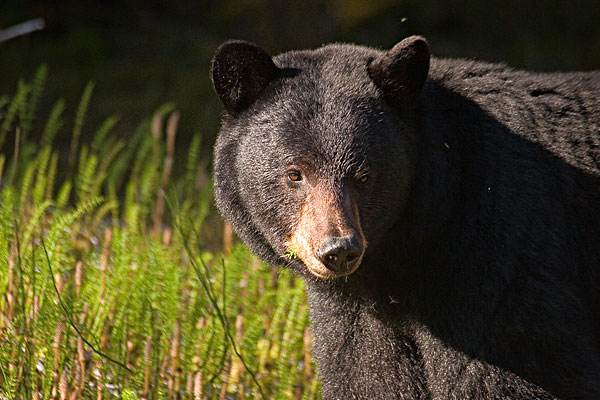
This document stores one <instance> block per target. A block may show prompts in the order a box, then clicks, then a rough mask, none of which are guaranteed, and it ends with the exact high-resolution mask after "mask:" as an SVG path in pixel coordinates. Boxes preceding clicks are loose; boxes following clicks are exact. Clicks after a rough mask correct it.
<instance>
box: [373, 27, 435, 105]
mask: <svg viewBox="0 0 600 400" xmlns="http://www.w3.org/2000/svg"><path fill="white" fill-rule="evenodd" d="M429 60H430V53H429V45H428V44H427V41H426V40H425V38H423V37H421V36H410V37H407V38H406V39H404V40H402V41H401V42H400V43H397V44H396V45H395V46H394V47H392V49H391V50H389V51H388V52H387V53H385V54H383V55H382V56H380V57H378V58H376V59H374V60H373V61H372V62H371V63H370V64H369V66H368V71H369V76H370V77H371V79H372V80H373V82H374V83H375V85H377V87H379V88H380V89H381V90H382V91H383V93H384V94H385V97H386V100H387V101H388V102H390V103H392V104H394V105H402V104H406V103H407V101H410V100H412V99H413V98H414V97H415V96H417V95H418V94H419V93H420V91H421V89H422V88H423V84H424V83H425V80H426V79H427V74H428V73H429Z"/></svg>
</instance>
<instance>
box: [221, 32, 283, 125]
mask: <svg viewBox="0 0 600 400" xmlns="http://www.w3.org/2000/svg"><path fill="white" fill-rule="evenodd" d="M278 72H279V68H277V66H276V65H275V64H274V63H273V59H272V58H271V56H270V55H269V54H268V53H267V52H266V51H264V50H263V49H262V48H260V47H258V46H257V45H255V44H254V43H250V42H245V41H241V40H230V41H227V42H225V43H223V44H222V45H221V46H220V47H219V48H218V49H217V51H216V52H215V55H214V57H213V59H212V66H211V77H212V81H213V84H214V87H215V91H216V92H217V95H218V96H219V98H220V99H221V102H223V105H224V106H225V109H226V110H227V111H228V112H230V113H232V114H236V113H239V112H240V111H243V110H244V109H246V108H248V107H249V106H250V105H252V103H254V102H255V101H256V99H257V98H258V96H259V95H260V94H261V92H262V91H263V90H264V89H265V88H266V87H267V85H268V84H269V82H271V81H272V80H273V79H274V78H275V77H276V76H277V74H278Z"/></svg>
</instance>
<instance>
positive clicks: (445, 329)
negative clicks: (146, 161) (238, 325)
mask: <svg viewBox="0 0 600 400" xmlns="http://www.w3.org/2000/svg"><path fill="white" fill-rule="evenodd" d="M212 79H213V82H214V85H215V89H216V92H217V94H218V95H219V97H220V98H221V100H222V101H223V104H224V105H225V115H224V118H223V123H222V127H221V130H220V134H219V136H218V140H217V144H216V147H215V163H214V179H215V191H216V201H217V205H218V207H219V209H220V211H221V213H222V214H223V216H224V217H225V219H226V220H227V221H229V222H231V223H232V225H233V227H234V229H235V231H236V232H237V234H238V235H239V236H240V238H241V239H242V240H243V241H244V242H245V243H246V244H247V245H248V246H249V247H250V248H251V249H252V250H253V251H254V252H255V253H256V254H257V255H258V256H260V257H261V258H263V259H264V260H266V261H267V262H268V263H271V264H273V265H285V266H286V267H288V268H291V269H292V270H294V271H295V272H296V273H298V274H299V275H300V276H302V277H303V278H304V279H305V281H306V288H307V291H308V301H309V305H310V315H311V324H312V328H313V330H314V336H315V343H314V355H315V357H316V359H317V362H318V366H319V371H320V377H321V380H322V383H323V395H324V398H327V399H554V398H561V399H600V290H599V284H600V72H586V73H530V72H524V71H517V70H513V69H510V68H508V67H506V66H504V65H499V64H488V63H482V62H475V61H468V60H454V59H437V58H432V57H430V56H429V47H428V45H427V42H426V41H425V40H424V39H423V38H421V37H410V38H407V39H405V40H403V41H402V42H400V43H398V44H397V45H396V46H394V48H393V49H391V50H389V51H387V52H384V51H379V50H375V49H372V48H367V47H361V46H356V45H348V44H332V45H327V46H324V47H322V48H319V49H316V50H303V51H291V52H287V53H283V54H280V55H278V56H275V57H271V56H270V55H269V54H268V53H266V52H265V51H264V50H263V49H261V48H259V47H257V46H256V45H253V44H251V43H247V42H242V41H231V42H227V43H225V44H223V45H222V46H221V47H220V48H219V49H218V50H217V53H216V55H215V57H214V59H213V66H212ZM290 165H300V167H293V168H297V170H296V169H294V170H293V171H292V172H291V173H290V172H289V171H290V169H289V168H290ZM365 166H366V167H365ZM296 173H299V174H300V175H296ZM361 173H362V174H363V175H364V176H368V180H367V179H361V178H360V177H359V176H358V175H357V174H361ZM297 178H299V179H300V181H296V180H297ZM315 191H317V192H315ZM323 198H327V199H328V200H327V201H325V200H320V199H323ZM313 203H319V204H320V205H319V207H321V208H319V209H318V210H317V211H315V210H314V207H313V205H312V204H313ZM348 204H350V205H348ZM311 207H312V208H311ZM307 209H308V210H309V211H306V210H307ZM350 209H351V210H350ZM310 210H312V211H310ZM323 210H324V211H323ZM332 210H333V211H332ZM349 210H350V211H349ZM352 210H354V211H352ZM321 211H322V212H321ZM353 213H354V214H353ZM307 215H309V216H308V217H307ZM332 215H333V216H335V217H330V216H332ZM307 218H308V219H307ZM330 219H335V221H333V222H332V221H330ZM340 219H341V220H343V221H342V222H343V223H342V222H340V221H339V220H340ZM305 220H306V221H308V222H306V221H305ZM300 221H304V222H300ZM311 221H314V224H311ZM323 224H325V225H323ZM336 224H337V225H336ZM340 224H341V225H340ZM321 225H323V226H325V227H324V228H322V229H321V228H317V227H318V226H321ZM300 226H301V227H300ZM337 226H342V228H343V229H342V228H339V229H341V230H344V229H345V231H344V232H346V231H348V232H350V231H351V232H355V233H356V232H359V233H360V235H362V236H361V238H362V239H364V240H363V241H362V242H361V243H360V246H361V249H362V250H361V251H363V253H362V256H361V257H362V258H361V260H359V261H358V262H359V263H360V265H359V266H358V267H357V269H356V271H353V270H352V271H351V270H347V271H346V272H344V273H340V274H339V275H335V276H334V273H333V272H332V273H331V274H330V275H328V276H318V275H316V273H315V271H313V269H314V268H316V269H319V268H321V267H322V266H319V265H317V264H318V262H316V261H314V260H312V259H311V260H310V261H307V262H304V260H307V257H309V258H310V257H311V255H310V254H308V253H306V252H305V253H301V256H300V257H299V258H296V259H292V260H290V259H289V257H287V256H286V252H288V251H289V250H290V238H291V237H293V236H294V235H295V234H296V233H297V231H298V230H300V229H301V230H302V232H301V233H302V234H305V236H303V237H304V238H305V239H306V237H308V239H306V240H305V242H301V241H300V242H297V243H300V246H301V247H302V246H304V245H303V244H302V243H305V244H306V243H309V244H307V245H306V246H308V247H307V248H308V249H309V250H310V251H312V250H314V249H313V248H312V247H310V243H313V242H314V243H317V242H318V241H319V240H321V239H323V236H324V235H328V233H327V232H329V231H331V230H332V229H334V228H335V227H337ZM332 227H334V228H332ZM315 230H318V232H316V233H315ZM341 230H340V232H341ZM306 235H308V236H306ZM311 241H312V242H311ZM293 250H294V251H295V250H297V249H293ZM301 250H302V249H301ZM304 250H306V249H304ZM309 250H306V251H309ZM310 251H309V252H310ZM306 254H308V255H306ZM288 255H289V254H288ZM313 262H314V263H315V266H313V269H311V267H310V266H309V264H310V263H313ZM322 270H323V271H325V269H322ZM319 271H320V270H319ZM311 272H312V273H311Z"/></svg>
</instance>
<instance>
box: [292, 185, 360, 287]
mask: <svg viewBox="0 0 600 400" xmlns="http://www.w3.org/2000/svg"><path fill="white" fill-rule="evenodd" d="M286 244H287V247H288V249H290V250H291V251H292V252H293V254H294V255H295V256H296V257H297V258H298V259H299V260H300V261H302V262H303V263H304V265H305V266H306V268H307V269H308V271H309V272H310V273H312V274H313V275H315V276H317V277H319V278H322V279H332V278H338V277H342V276H347V275H350V274H351V273H353V272H354V271H356V269H357V268H358V267H359V266H360V263H361V261H362V259H363V256H364V254H365V250H366V248H367V241H366V239H365V236H364V233H363V231H362V227H361V224H360V215H359V210H358V207H357V205H356V204H355V203H354V202H353V201H352V199H351V197H350V195H349V193H347V192H346V193H342V195H341V196H335V195H334V194H333V193H331V192H329V191H326V190H322V189H321V190H316V191H314V192H313V193H312V195H311V196H308V197H307V199H306V200H305V202H304V204H303V206H302V209H301V211H300V215H299V219H298V223H297V224H296V226H295V229H294V231H293V232H292V234H291V237H290V239H289V240H288V241H287V243H286Z"/></svg>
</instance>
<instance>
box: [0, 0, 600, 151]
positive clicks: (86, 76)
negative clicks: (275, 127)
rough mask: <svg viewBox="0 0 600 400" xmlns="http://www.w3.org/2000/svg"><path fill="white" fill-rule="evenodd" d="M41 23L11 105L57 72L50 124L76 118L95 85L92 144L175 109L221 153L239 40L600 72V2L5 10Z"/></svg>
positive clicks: (27, 5)
mask: <svg viewBox="0 0 600 400" xmlns="http://www.w3.org/2000/svg"><path fill="white" fill-rule="evenodd" d="M35 17H43V18H45V20H46V24H47V27H46V29H44V30H43V31H39V32H35V33H32V34H30V35H27V36H23V37H19V38H16V39H13V40H10V41H7V42H4V43H0V95H2V94H12V93H14V91H15V88H16V82H17V80H18V79H19V78H26V79H29V78H31V76H32V75H33V73H34V71H35V70H36V69H37V67H38V66H39V65H40V64H42V63H46V64H47V65H48V67H49V71H50V75H49V79H48V86H47V90H46V95H45V96H44V100H43V102H42V112H41V115H40V118H42V119H45V117H46V115H47V112H48V108H49V106H50V104H51V103H52V102H53V101H55V100H56V99H58V98H59V97H64V98H66V100H67V107H68V114H69V113H70V114H71V115H72V114H73V113H74V112H75V109H76V107H77V102H78V100H79V96H80V94H81V91H82V90H83V87H84V86H85V84H86V82H87V81H89V80H93V81H95V82H96V90H95V93H94V97H93V99H92V103H91V108H90V114H89V120H88V123H87V124H86V130H85V132H84V135H85V134H86V133H87V134H88V135H89V134H90V133H91V132H93V131H94V130H95V128H96V127H97V126H98V124H99V122H100V121H101V119H103V118H104V117H106V116H108V115H111V114H116V115H117V116H119V118H120V122H119V125H118V126H117V130H116V131H117V133H118V134H119V135H123V136H125V135H128V134H130V132H131V131H132V130H133V129H134V128H135V126H136V125H137V123H138V122H139V121H140V120H141V119H142V118H144V117H147V116H149V115H150V114H151V113H152V112H153V111H154V110H155V109H156V108H158V107H159V106H160V105H161V104H163V103H165V102H171V101H172V102H174V103H175V104H176V106H177V108H178V109H179V110H181V111H182V120H181V129H180V134H179V140H180V141H185V140H186V138H189V137H190V136H191V134H192V133H194V132H201V133H202V134H203V135H204V137H205V138H206V140H205V143H208V144H212V141H213V140H214V137H215V134H216V130H217V127H218V121H219V114H220V111H221V106H220V104H219V102H218V100H217V99H216V97H215V96H214V95H213V92H212V89H211V83H210V80H209V78H208V75H209V61H210V58H211V55H212V53H213V52H214V50H215V48H216V47H217V46H218V45H219V44H220V43H221V42H223V41H224V40H226V39H229V38H238V39H246V40H251V41H254V42H256V43H258V44H260V45H262V46H263V47H265V48H266V49H268V50H269V51H271V52H272V53H277V52H281V51H285V50H289V49H295V48H308V47H316V46H320V45H321V44H323V43H328V42H333V41H343V42H354V43H359V44H364V45H369V46H374V47H379V48H388V47H391V46H392V45H393V44H395V43H396V42H397V41H399V40H400V39H402V38H403V37H405V36H407V35H410V34H422V35H424V36H426V37H427V38H428V40H429V42H430V44H431V46H432V49H433V53H434V54H435V55H436V56H438V57H468V58H478V59H482V60H487V61H502V62H505V63H507V64H508V65H510V66H513V67H516V68H527V69H533V70H540V71H557V70H573V69H577V70H586V69H598V68H600V1H599V0H584V1H548V0H541V1H518V0H487V1H486V0H479V1H477V0H462V1H446V0H421V1H416V0H406V1H389V0H388V1H359V0H351V1H341V0H304V1H298V2H288V1H275V0H235V1H234V0H220V1H212V0H205V1H196V2H192V1H152V0H147V1H139V0H134V1H114V0H112V1H111V0H106V1H83V0H64V1H27V0H0V30H1V29H5V28H7V27H9V26H11V25H14V24H17V23H20V22H23V21H25V20H27V19H30V18H35ZM84 139H85V137H84ZM180 148H181V147H180ZM204 151H205V152H206V155H209V154H210V151H211V149H210V146H205V147H204Z"/></svg>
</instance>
